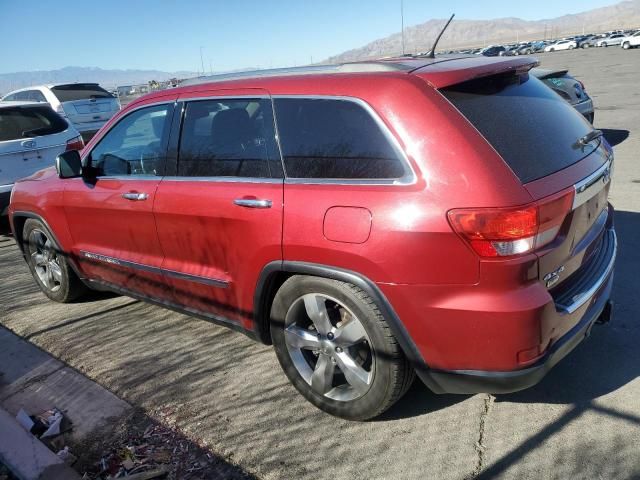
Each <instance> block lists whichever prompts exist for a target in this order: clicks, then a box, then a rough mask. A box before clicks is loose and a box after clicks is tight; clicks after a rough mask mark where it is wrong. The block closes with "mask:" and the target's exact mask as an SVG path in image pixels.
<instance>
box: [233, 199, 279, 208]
mask: <svg viewBox="0 0 640 480" xmlns="http://www.w3.org/2000/svg"><path fill="white" fill-rule="evenodd" d="M233 203H234V204H235V205H238V206H239V207H246V208H271V205H272V202H271V200H258V199H257V198H237V199H235V200H234V201H233Z"/></svg>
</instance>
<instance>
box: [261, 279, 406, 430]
mask: <svg viewBox="0 0 640 480" xmlns="http://www.w3.org/2000/svg"><path fill="white" fill-rule="evenodd" d="M271 337H272V339H273V344H274V348H275V350H276V354H277V356H278V360H279V361H280V365H281V366H282V368H283V370H284V371H285V373H286V375H287V377H288V378H289V380H290V381H291V382H292V383H293V385H294V386H295V387H296V389H298V391H299V392H300V393H301V394H302V395H303V396H304V397H305V398H306V399H307V400H309V401H310V402H311V403H313V404H314V405H315V406H317V407H318V408H320V409H321V410H324V411H325V412H328V413H330V414H332V415H336V416H338V417H342V418H346V419H349V420H366V419H369V418H373V417H376V416H377V415H380V414H381V413H382V412H384V411H385V410H387V409H388V408H389V407H391V405H393V404H394V403H395V402H396V401H397V400H398V399H399V398H400V397H401V396H402V395H403V394H404V393H405V392H406V391H407V389H408V388H409V386H410V385H411V383H412V382H413V379H414V372H413V369H412V368H411V366H410V365H409V363H408V361H407V359H406V358H405V356H404V354H403V353H402V351H401V349H400V347H399V345H398V342H397V341H396V339H395V338H394V336H393V335H392V333H391V331H390V329H389V325H388V324H387V322H386V320H385V318H384V317H383V316H382V314H381V313H380V311H379V310H378V308H377V306H376V304H375V302H374V301H373V299H372V298H371V297H369V296H368V295H367V294H366V293H365V292H364V291H362V290H361V289H359V288H358V287H356V286H354V285H351V284H348V283H343V282H339V281H336V280H330V279H325V278H318V277H307V276H294V277H291V278H290V279H289V280H287V281H286V282H285V283H284V284H283V285H282V287H281V288H280V290H278V293H277V294H276V297H275V299H274V302H273V307H272V310H271Z"/></svg>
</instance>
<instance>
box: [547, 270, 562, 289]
mask: <svg viewBox="0 0 640 480" xmlns="http://www.w3.org/2000/svg"><path fill="white" fill-rule="evenodd" d="M562 272H564V265H562V266H561V267H560V268H558V269H556V270H554V271H553V272H549V273H547V274H546V275H545V276H544V278H543V280H544V283H545V285H546V286H547V288H551V287H553V286H554V285H555V284H556V283H558V280H560V274H561V273H562Z"/></svg>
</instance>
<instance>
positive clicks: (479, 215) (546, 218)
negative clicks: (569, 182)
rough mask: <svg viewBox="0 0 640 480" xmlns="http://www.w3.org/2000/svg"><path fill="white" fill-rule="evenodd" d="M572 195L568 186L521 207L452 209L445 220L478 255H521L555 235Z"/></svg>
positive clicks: (571, 190)
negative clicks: (447, 220)
mask: <svg viewBox="0 0 640 480" xmlns="http://www.w3.org/2000/svg"><path fill="white" fill-rule="evenodd" d="M573 196H574V189H573V188H570V189H567V190H564V191H562V192H560V193H558V194H555V195H552V196H550V197H547V198H544V199H542V200H540V201H537V202H534V203H531V204H529V205H525V206H521V207H507V208H460V209H454V210H450V211H449V213H448V217H449V223H450V224H451V227H452V228H453V229H454V230H455V231H456V232H457V233H458V234H459V235H460V236H461V237H462V238H463V239H464V240H465V241H467V242H468V243H469V245H470V246H471V248H473V250H474V251H475V252H476V253H477V254H478V255H480V256H481V257H509V256H512V255H521V254H524V253H529V252H531V251H533V250H536V249H538V248H540V247H543V246H544V245H547V244H549V243H551V242H552V241H553V240H554V239H555V238H556V236H557V235H558V232H559V231H560V227H561V226H562V223H563V222H564V219H565V218H566V216H567V215H568V214H569V212H570V211H571V208H572V206H573Z"/></svg>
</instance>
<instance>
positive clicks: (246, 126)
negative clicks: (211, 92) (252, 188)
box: [178, 99, 282, 178]
mask: <svg viewBox="0 0 640 480" xmlns="http://www.w3.org/2000/svg"><path fill="white" fill-rule="evenodd" d="M277 166H279V168H280V170H281V169H282V167H281V165H280V160H279V158H278V157H277V152H276V149H275V134H274V129H273V113H272V111H271V102H270V101H269V100H267V99H216V100H200V101H193V102H189V103H187V107H186V111H185V114H184V119H183V123H182V136H181V138H180V148H179V153H178V175H179V176H183V177H245V178H247V177H251V178H268V177H280V176H281V172H278V171H277Z"/></svg>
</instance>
